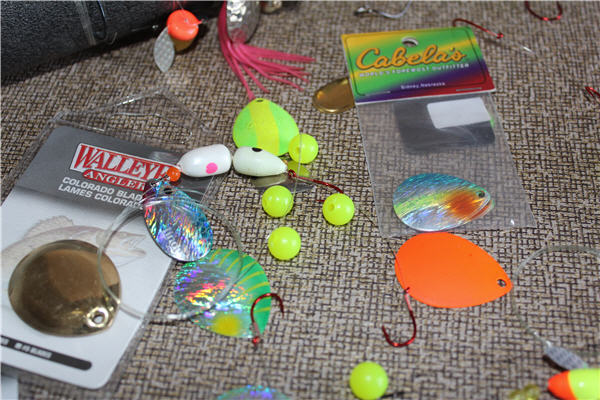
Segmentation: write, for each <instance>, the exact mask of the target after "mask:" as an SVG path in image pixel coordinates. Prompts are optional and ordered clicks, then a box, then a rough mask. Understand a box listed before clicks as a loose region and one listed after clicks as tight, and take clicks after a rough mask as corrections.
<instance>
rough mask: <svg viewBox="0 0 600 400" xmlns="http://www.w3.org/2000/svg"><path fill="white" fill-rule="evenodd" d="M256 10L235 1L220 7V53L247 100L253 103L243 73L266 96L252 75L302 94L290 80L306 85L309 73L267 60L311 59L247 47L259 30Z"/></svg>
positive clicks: (252, 4) (255, 3) (247, 3)
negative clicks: (292, 88)
mask: <svg viewBox="0 0 600 400" xmlns="http://www.w3.org/2000/svg"><path fill="white" fill-rule="evenodd" d="M259 8H260V5H259V2H258V1H242V0H234V1H226V2H224V3H223V7H222V8H221V12H220V13H219V20H218V31H219V44H220V45H221V51H222V53H223V56H224V57H225V60H226V61H227V64H229V67H230V68H231V70H232V71H233V73H234V74H235V75H236V76H237V77H238V79H239V80H240V81H241V82H242V84H243V85H244V88H245V89H246V94H247V95H248V98H249V99H250V100H253V99H254V98H255V96H254V93H253V92H252V90H251V89H250V86H249V85H248V82H247V81H246V78H245V77H244V72H245V73H246V74H247V75H248V76H249V77H250V78H251V79H252V81H254V83H255V84H256V86H258V87H259V88H260V89H261V90H262V91H263V92H265V93H268V90H267V89H266V88H265V87H264V86H263V85H262V84H261V83H260V81H259V80H258V78H257V77H256V76H255V74H254V72H252V71H255V72H257V73H258V74H260V75H262V76H263V77H265V78H267V79H269V80H272V81H276V82H280V83H284V84H287V85H290V86H292V87H294V88H296V89H298V90H302V88H301V87H300V86H298V85H297V84H296V83H294V82H292V81H291V80H290V79H299V80H301V81H303V82H308V80H307V79H306V78H305V76H306V75H308V72H305V71H304V68H302V67H296V66H292V65H289V64H279V63H276V62H273V61H270V60H282V61H286V62H299V63H310V62H313V61H314V59H313V58H311V57H304V56H300V55H296V54H289V53H283V52H280V51H274V50H269V49H263V48H260V47H255V46H250V45H247V44H246V42H247V41H248V40H250V37H251V36H252V35H253V34H254V31H255V30H256V27H257V26H258V20H259V16H260V10H259ZM288 78H289V79H288Z"/></svg>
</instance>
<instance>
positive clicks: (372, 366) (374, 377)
mask: <svg viewBox="0 0 600 400" xmlns="http://www.w3.org/2000/svg"><path fill="white" fill-rule="evenodd" d="M387 387H388V377H387V374H386V373H385V370H384V369H383V367H382V366H381V365H379V364H376V363H374V362H369V361H367V362H363V363H360V364H358V365H357V366H356V367H354V369H353V370H352V373H351V374H350V389H352V393H354V395H355V396H356V397H358V398H359V399H361V400H375V399H378V398H380V397H381V396H383V395H384V393H385V391H386V390H387Z"/></svg>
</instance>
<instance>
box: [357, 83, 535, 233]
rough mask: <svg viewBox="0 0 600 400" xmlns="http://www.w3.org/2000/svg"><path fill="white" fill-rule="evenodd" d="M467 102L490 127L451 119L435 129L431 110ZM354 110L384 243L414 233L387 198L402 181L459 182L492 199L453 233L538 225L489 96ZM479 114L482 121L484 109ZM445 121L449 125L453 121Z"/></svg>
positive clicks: (362, 106)
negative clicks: (429, 176) (438, 177)
mask: <svg viewBox="0 0 600 400" xmlns="http://www.w3.org/2000/svg"><path fill="white" fill-rule="evenodd" d="M453 102H456V103H454V104H453ZM465 102H468V104H470V105H474V104H479V105H480V106H481V107H484V109H485V110H486V111H487V113H488V115H489V118H488V119H487V121H478V122H472V123H468V122H469V121H465V120H462V119H461V118H460V117H459V116H455V118H454V122H455V124H454V125H452V126H445V125H444V124H442V125H439V124H438V127H436V126H435V124H436V123H439V122H440V121H442V122H443V120H444V118H443V117H440V116H439V115H437V116H436V114H435V111H434V116H433V117H432V115H431V110H432V106H431V105H432V104H433V105H439V104H440V103H442V104H443V103H448V104H446V105H447V106H449V109H448V110H450V111H447V112H449V113H451V112H452V107H458V108H459V109H460V108H461V107H464V106H465V104H467V103H465ZM434 107H435V106H434ZM357 108H358V115H359V118H360V126H361V134H362V138H363V144H364V147H365V153H366V157H367V162H368V166H369V174H370V177H371V182H372V187H373V194H374V197H375V207H376V210H377V218H378V223H379V228H380V230H381V234H382V235H383V236H385V237H392V236H399V235H404V234H410V233H414V230H412V229H411V228H409V227H408V226H406V225H404V224H403V223H402V222H401V221H400V220H399V219H398V217H397V216H396V214H395V213H394V208H393V203H392V199H393V195H394V191H395V190H396V188H397V187H398V186H399V185H400V184H401V183H402V182H403V181H404V180H405V179H407V178H409V177H411V176H414V175H417V174H421V173H441V174H446V175H452V176H456V177H459V178H462V179H466V180H468V181H470V182H473V183H475V184H476V185H479V186H481V187H484V188H485V189H487V191H488V192H489V193H490V194H491V196H492V199H493V200H494V202H495V206H494V209H493V210H492V211H490V212H489V213H488V214H487V215H485V216H484V217H482V218H479V219H476V220H473V221H471V222H470V223H468V224H466V225H463V226H462V227H461V228H458V229H462V230H479V229H509V228H519V227H525V226H535V220H534V218H533V214H532V213H531V209H530V207H529V202H528V199H527V195H526V193H525V191H524V190H523V187H522V185H521V181H520V179H519V176H518V175H517V171H516V169H515V167H514V163H513V161H512V156H511V153H510V148H509V147H508V143H507V141H506V137H505V135H504V132H503V130H502V126H501V123H500V120H499V117H498V115H497V113H496V110H495V107H494V103H493V100H492V98H491V96H490V94H488V93H479V94H469V95H455V96H444V97H431V98H419V99H414V100H413V99H406V100H400V101H394V102H385V103H372V104H359V105H358V106H357ZM454 111H456V110H454ZM477 112H478V113H479V114H481V110H479V111H477ZM467 114H468V113H467ZM436 118H437V119H436ZM445 120H446V121H449V122H448V123H451V122H452V120H453V118H446V119H445ZM465 122H467V123H465ZM440 126H441V127H440Z"/></svg>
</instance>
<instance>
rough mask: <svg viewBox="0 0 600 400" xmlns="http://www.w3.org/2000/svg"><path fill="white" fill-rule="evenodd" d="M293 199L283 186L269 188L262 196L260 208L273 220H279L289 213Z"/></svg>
mask: <svg viewBox="0 0 600 400" xmlns="http://www.w3.org/2000/svg"><path fill="white" fill-rule="evenodd" d="M293 205H294V197H293V196H292V193H291V192H290V191H289V190H288V188H286V187H285V186H281V185H276V186H271V187H270V188H268V189H267V190H265V192H264V193H263V195H262V207H263V210H265V212H266V213H267V214H269V215H270V216H271V217H273V218H280V217H283V216H284V215H287V213H289V212H290V210H291V209H292V206H293Z"/></svg>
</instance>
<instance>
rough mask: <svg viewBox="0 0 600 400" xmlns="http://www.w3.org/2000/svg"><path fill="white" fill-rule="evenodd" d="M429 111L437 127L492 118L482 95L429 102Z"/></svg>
mask: <svg viewBox="0 0 600 400" xmlns="http://www.w3.org/2000/svg"><path fill="white" fill-rule="evenodd" d="M427 111H429V116H430V117H431V121H432V122H433V126H435V127H436V128H437V129H443V128H451V127H453V126H462V125H471V124H476V123H478V122H485V121H489V120H490V114H489V112H488V110H487V109H486V108H485V105H484V104H483V100H482V99H481V97H471V98H468V99H460V100H449V101H439V102H436V103H429V104H427Z"/></svg>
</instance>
